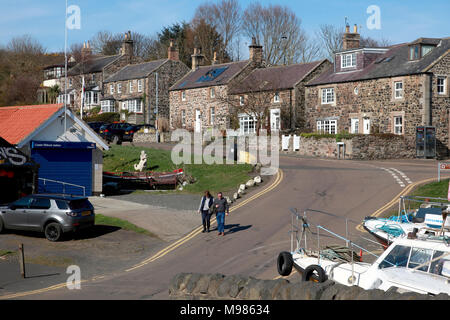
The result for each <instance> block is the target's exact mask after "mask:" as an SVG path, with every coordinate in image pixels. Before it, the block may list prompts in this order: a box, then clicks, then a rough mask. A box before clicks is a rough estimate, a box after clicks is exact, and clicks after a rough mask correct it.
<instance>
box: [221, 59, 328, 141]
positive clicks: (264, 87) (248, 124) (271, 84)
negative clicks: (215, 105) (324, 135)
mask: <svg viewBox="0 0 450 320" xmlns="http://www.w3.org/2000/svg"><path fill="white" fill-rule="evenodd" d="M330 66H331V63H330V62H329V61H328V60H321V61H314V62H310V63H301V64H292V65H285V66H272V67H267V68H258V69H255V70H253V71H252V72H251V73H250V74H249V75H248V76H247V77H246V78H244V79H243V80H242V81H239V82H235V83H233V86H232V87H231V88H230V90H229V94H230V101H234V105H233V106H234V107H235V109H236V111H237V113H238V115H237V116H238V119H239V128H240V133H241V134H252V133H255V132H256V125H255V123H256V118H255V117H254V116H252V113H253V112H258V111H259V112H262V113H266V116H265V117H264V118H265V123H263V124H262V127H263V128H266V129H268V130H270V131H271V132H276V131H279V130H285V129H294V128H296V127H303V126H304V109H305V108H304V104H305V84H306V83H307V82H308V81H311V80H312V79H315V78H316V77H317V76H318V75H320V74H321V73H322V72H323V71H324V70H327V69H328V68H329V67H330ZM253 107H255V108H253Z"/></svg>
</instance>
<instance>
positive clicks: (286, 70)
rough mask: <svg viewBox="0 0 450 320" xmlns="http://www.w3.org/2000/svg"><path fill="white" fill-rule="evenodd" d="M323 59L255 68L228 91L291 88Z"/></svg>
mask: <svg viewBox="0 0 450 320" xmlns="http://www.w3.org/2000/svg"><path fill="white" fill-rule="evenodd" d="M324 61H326V60H320V61H314V62H309V63H300V64H292V65H287V66H273V67H268V68H259V69H255V70H253V71H252V72H251V73H250V74H249V75H248V76H247V77H246V78H245V79H244V80H243V81H241V82H240V83H239V84H238V85H236V86H235V87H233V88H232V89H231V90H230V93H231V94H239V93H245V92H252V91H273V90H284V89H292V88H294V87H295V85H296V84H297V83H298V82H300V81H302V80H303V79H304V78H305V77H306V76H307V75H308V74H310V73H311V72H312V71H313V70H314V69H315V68H317V67H318V66H319V65H320V64H322V63H323V62H324Z"/></svg>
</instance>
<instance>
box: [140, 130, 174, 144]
mask: <svg viewBox="0 0 450 320" xmlns="http://www.w3.org/2000/svg"><path fill="white" fill-rule="evenodd" d="M170 138H171V133H170V132H163V133H160V140H161V141H160V142H170ZM133 142H148V143H156V142H157V141H156V134H155V133H154V132H153V133H140V132H138V133H135V134H134V137H133Z"/></svg>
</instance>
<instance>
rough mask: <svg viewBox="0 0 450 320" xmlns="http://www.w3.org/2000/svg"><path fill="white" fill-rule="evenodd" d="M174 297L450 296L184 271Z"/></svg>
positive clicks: (172, 285) (178, 277)
mask: <svg viewBox="0 0 450 320" xmlns="http://www.w3.org/2000/svg"><path fill="white" fill-rule="evenodd" d="M169 295H170V298H171V299H172V300H178V299H180V300H450V297H449V296H448V295H447V294H439V295H437V296H429V295H422V294H418V293H402V294H401V293H398V292H396V289H395V288H393V289H392V290H389V291H387V292H384V291H382V290H364V289H362V288H360V287H357V286H353V287H347V286H344V285H341V284H338V283H335V282H334V281H329V280H328V281H325V282H323V283H315V282H299V283H291V282H289V281H288V280H285V279H278V280H259V279H255V278H252V277H246V276H241V275H233V276H225V275H222V274H196V273H194V274H192V273H181V274H178V275H176V276H175V277H174V278H173V279H172V280H171V282H170V286H169Z"/></svg>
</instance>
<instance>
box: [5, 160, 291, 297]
mask: <svg viewBox="0 0 450 320" xmlns="http://www.w3.org/2000/svg"><path fill="white" fill-rule="evenodd" d="M283 175H284V174H283V170H281V169H279V170H278V174H277V177H276V179H275V181H274V182H273V183H272V185H271V186H270V187H268V188H266V189H264V190H262V191H260V192H258V193H256V194H254V195H253V196H251V197H250V198H248V199H246V200H244V201H242V202H241V203H239V204H237V205H235V206H233V207H231V208H230V212H233V211H235V210H237V209H239V208H241V207H242V206H244V205H246V204H247V203H249V202H251V201H253V200H255V199H257V198H259V197H261V196H262V195H264V194H266V193H267V192H270V191H272V190H273V189H275V188H276V187H277V186H278V185H279V184H280V183H281V181H282V180H283ZM216 221H217V219H216V218H214V219H213V220H212V221H211V222H212V223H215V222H216ZM202 229H203V227H202V226H200V227H198V228H196V229H194V230H193V231H191V232H190V233H189V234H188V235H186V236H185V237H183V238H181V239H179V240H178V241H175V242H174V243H172V244H171V245H169V246H168V247H166V248H165V249H163V250H161V251H159V252H158V253H156V254H155V255H153V256H152V257H150V258H148V259H146V260H144V261H142V262H141V263H139V264H137V265H135V266H134V267H132V268H130V269H127V270H125V271H126V272H129V271H132V270H136V269H138V268H141V267H143V266H145V265H147V264H149V263H150V262H153V261H155V260H158V259H160V258H162V257H163V256H165V255H166V254H168V253H170V252H172V251H173V250H175V249H176V248H178V247H179V246H181V245H182V244H184V243H186V242H187V241H189V240H190V239H192V238H194V237H195V236H197V235H198V234H200V233H201V230H202ZM103 277H104V276H96V277H94V278H92V279H91V280H82V281H80V283H86V282H89V281H94V280H96V279H101V278H103ZM65 286H66V283H60V284H57V285H54V286H51V287H48V288H44V289H38V290H32V291H26V292H19V293H14V294H10V295H6V296H0V300H3V299H14V298H19V297H24V296H29V295H33V294H39V293H44V292H48V291H53V290H57V289H62V288H64V287H65Z"/></svg>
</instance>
